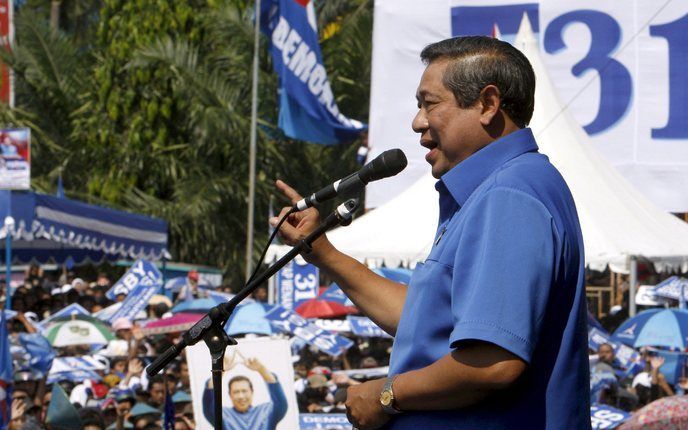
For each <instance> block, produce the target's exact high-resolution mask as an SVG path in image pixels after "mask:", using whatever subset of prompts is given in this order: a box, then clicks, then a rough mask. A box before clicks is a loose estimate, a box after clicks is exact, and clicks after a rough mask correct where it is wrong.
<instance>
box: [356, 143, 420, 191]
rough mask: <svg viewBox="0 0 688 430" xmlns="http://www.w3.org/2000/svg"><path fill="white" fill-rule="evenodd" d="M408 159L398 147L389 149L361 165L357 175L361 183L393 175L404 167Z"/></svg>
mask: <svg viewBox="0 0 688 430" xmlns="http://www.w3.org/2000/svg"><path fill="white" fill-rule="evenodd" d="M407 164H408V160H406V155H404V151H402V150H401V149H399V148H395V149H390V150H387V151H385V152H383V153H382V154H380V155H378V156H377V157H375V159H374V160H373V161H371V162H370V163H368V164H366V165H365V166H363V168H362V169H361V170H360V172H359V174H358V176H359V177H360V178H361V180H362V181H363V183H365V184H367V183H368V182H370V181H377V180H378V179H382V178H388V177H390V176H394V175H396V174H397V173H399V172H401V171H402V170H404V169H405V168H406V165H407Z"/></svg>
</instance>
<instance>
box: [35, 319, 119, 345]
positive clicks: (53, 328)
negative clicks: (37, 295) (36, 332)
mask: <svg viewBox="0 0 688 430" xmlns="http://www.w3.org/2000/svg"><path fill="white" fill-rule="evenodd" d="M86 318H88V319H86ZM45 337H46V338H47V339H48V341H50V344H51V345H52V346H55V347H60V346H69V345H93V344H106V343H108V342H109V341H111V340H113V339H114V338H115V336H114V335H113V334H112V332H111V331H110V329H109V328H108V327H107V326H106V325H105V324H104V323H103V322H102V321H98V320H96V319H94V318H92V317H86V316H84V315H80V316H77V315H75V316H72V317H70V318H69V320H68V321H59V322H55V323H53V324H51V325H50V327H48V329H47V330H46V332H45Z"/></svg>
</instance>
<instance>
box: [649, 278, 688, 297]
mask: <svg viewBox="0 0 688 430" xmlns="http://www.w3.org/2000/svg"><path fill="white" fill-rule="evenodd" d="M681 291H683V298H684V299H686V300H688V279H686V278H680V277H678V276H672V277H670V278H668V279H665V280H664V281H662V282H660V283H659V284H657V285H656V286H655V288H654V293H655V295H656V296H660V297H666V298H668V299H674V300H679V298H680V297H681Z"/></svg>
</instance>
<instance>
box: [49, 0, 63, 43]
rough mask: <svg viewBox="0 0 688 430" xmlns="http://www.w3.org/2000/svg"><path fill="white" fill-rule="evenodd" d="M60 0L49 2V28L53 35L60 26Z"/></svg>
mask: <svg viewBox="0 0 688 430" xmlns="http://www.w3.org/2000/svg"><path fill="white" fill-rule="evenodd" d="M61 4H62V0H52V1H51V2H50V30H51V31H52V33H53V35H55V34H57V30H59V28H60V5H61Z"/></svg>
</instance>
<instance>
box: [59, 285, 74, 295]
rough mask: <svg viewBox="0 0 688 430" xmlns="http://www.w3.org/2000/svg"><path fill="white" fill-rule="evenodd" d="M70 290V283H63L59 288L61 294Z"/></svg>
mask: <svg viewBox="0 0 688 430" xmlns="http://www.w3.org/2000/svg"><path fill="white" fill-rule="evenodd" d="M70 291H72V285H71V284H64V285H63V286H62V288H61V289H60V292H61V293H62V294H67V293H68V292H70Z"/></svg>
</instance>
